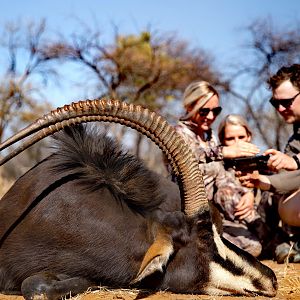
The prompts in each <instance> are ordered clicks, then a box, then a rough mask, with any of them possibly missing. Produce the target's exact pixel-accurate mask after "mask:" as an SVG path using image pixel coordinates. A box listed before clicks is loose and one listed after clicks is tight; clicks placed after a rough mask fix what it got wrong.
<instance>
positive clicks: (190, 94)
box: [181, 80, 219, 120]
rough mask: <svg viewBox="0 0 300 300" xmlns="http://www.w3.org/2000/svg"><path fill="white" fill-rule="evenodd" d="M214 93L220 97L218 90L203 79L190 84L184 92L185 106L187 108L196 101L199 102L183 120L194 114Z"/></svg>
mask: <svg viewBox="0 0 300 300" xmlns="http://www.w3.org/2000/svg"><path fill="white" fill-rule="evenodd" d="M214 95H217V96H218V98H219V93H218V92H217V90H216V89H215V88H214V87H213V86H212V85H211V84H210V83H208V82H207V81H203V80H202V81H196V82H193V83H191V84H189V85H188V87H187V88H186V89H185V91H184V93H183V106H184V108H185V109H187V108H188V107H190V106H191V105H193V103H194V102H196V101H197V102H198V103H197V105H195V106H194V107H193V109H192V110H191V111H190V112H188V113H187V114H186V115H185V116H184V117H182V118H181V120H187V119H189V118H190V117H191V116H193V115H194V114H195V113H196V112H197V111H198V109H199V108H201V107H202V106H204V105H205V103H206V102H207V101H208V100H209V99H210V98H211V97H212V96H214Z"/></svg>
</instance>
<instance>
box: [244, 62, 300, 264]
mask: <svg viewBox="0 0 300 300" xmlns="http://www.w3.org/2000/svg"><path fill="white" fill-rule="evenodd" d="M268 84H269V87H270V88H271V90H272V93H273V97H272V98H271V99H270V103H271V104H272V105H273V106H274V108H275V109H276V110H277V111H278V113H279V114H280V115H281V116H282V117H283V118H284V120H285V122H286V123H288V124H293V129H294V132H293V135H292V136H291V137H290V138H289V140H288V143H287V145H286V147H285V150H284V153H282V152H280V151H278V150H275V149H268V150H266V151H265V153H264V154H266V155H267V154H271V157H270V159H269V160H268V166H269V167H270V168H271V169H273V170H275V171H282V170H287V171H293V172H288V173H287V172H280V173H278V174H275V175H271V176H265V175H260V174H257V173H256V174H247V175H246V176H242V177H241V178H240V180H241V182H242V183H243V184H244V185H245V186H247V187H253V186H256V187H258V188H261V189H264V190H272V189H273V190H275V191H276V192H279V193H282V194H284V196H283V197H282V198H281V199H280V201H279V204H278V213H279V216H280V218H281V220H282V221H283V222H284V223H285V224H287V225H289V226H293V227H294V228H293V227H290V230H291V232H292V233H295V232H296V233H299V232H300V64H294V65H292V66H290V67H282V68H281V69H279V71H278V72H277V73H276V74H275V75H274V76H272V77H271V78H270V79H269V80H268ZM294 239H296V242H295V243H294V246H293V248H292V249H291V246H290V245H289V244H287V243H284V244H281V245H279V246H278V247H277V249H276V256H277V261H278V262H283V261H284V260H285V259H286V258H287V256H288V255H290V259H291V260H292V261H294V262H300V240H299V235H297V234H294Z"/></svg>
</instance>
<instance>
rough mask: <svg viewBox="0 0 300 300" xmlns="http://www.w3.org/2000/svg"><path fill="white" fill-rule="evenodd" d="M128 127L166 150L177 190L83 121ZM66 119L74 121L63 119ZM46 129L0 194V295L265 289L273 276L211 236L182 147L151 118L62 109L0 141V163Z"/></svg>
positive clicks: (269, 292)
mask: <svg viewBox="0 0 300 300" xmlns="http://www.w3.org/2000/svg"><path fill="white" fill-rule="evenodd" d="M91 121H108V122H117V123H121V124H124V125H126V126H130V127H132V128H135V129H136V130H138V131H140V132H142V133H143V134H145V135H146V136H148V137H149V138H150V139H151V140H152V141H154V142H155V143H156V144H157V145H158V146H159V147H160V148H161V149H162V150H163V152H164V153H165V154H166V156H167V157H168V159H169V161H170V164H171V166H172V169H173V171H174V173H175V174H176V176H177V178H178V182H179V188H178V186H177V185H175V184H174V183H172V182H169V181H168V180H166V179H165V178H163V177H162V176H159V175H158V174H156V173H154V172H153V171H150V170H149V169H147V168H146V167H145V166H144V165H143V163H142V162H141V161H139V160H138V159H136V158H135V157H133V156H131V155H129V154H127V153H126V152H124V151H122V150H120V149H119V147H118V146H117V145H115V144H114V142H113V141H112V140H111V139H109V138H107V137H105V136H103V135H99V134H96V132H94V131H88V130H86V129H85V128H84V126H83V125H76V124H80V123H85V122H91ZM73 125H75V126H73ZM62 128H65V129H64V130H63V132H58V133H56V134H55V135H54V136H55V139H56V141H57V146H56V148H55V149H56V150H55V151H53V153H52V154H51V155H50V156H49V157H47V158H46V159H44V160H43V161H41V162H40V163H38V164H37V165H36V166H35V167H33V168H32V169H31V170H29V171H28V172H27V173H26V174H25V175H23V176H22V177H20V178H19V179H18V180H17V181H16V183H15V184H14V185H13V186H12V188H11V189H10V190H9V191H8V192H7V194H6V195H5V196H4V197H3V198H2V200H1V201H0V216H1V218H0V291H2V293H20V291H21V293H22V294H23V296H24V297H25V299H34V298H35V297H44V298H46V299H57V298H59V297H61V296H63V295H66V294H70V293H72V294H74V293H80V292H83V291H85V290H86V289H87V288H88V287H92V286H97V285H100V284H101V285H107V286H110V287H143V288H151V289H154V290H156V289H163V290H166V289H168V290H170V291H172V292H180V293H207V294H214V295H215V294H220V295H228V294H237V295H247V296H248V295H249V296H250V295H254V294H258V295H264V296H269V297H272V296H275V295H276V290H277V281H276V277H275V275H274V273H273V271H272V270H271V269H270V268H268V267H267V266H265V265H263V264H262V263H260V262H259V261H258V260H256V259H255V258H254V257H252V256H251V255H250V254H248V253H246V252H244V251H243V250H241V249H239V248H237V247H236V246H234V245H232V244H231V243H230V242H228V241H227V240H225V239H224V238H222V237H221V236H220V233H219V229H218V226H216V225H215V223H214V222H213V221H212V218H211V216H212V215H213V214H211V213H210V207H209V203H208V201H207V198H206V194H205V188H204V184H203V180H202V176H201V174H200V171H199V169H198V162H197V161H196V160H195V158H194V156H193V154H192V152H191V150H190V149H189V147H188V145H186V144H185V142H184V141H183V139H182V138H181V137H180V136H179V135H178V134H177V133H176V132H175V130H174V129H173V128H172V127H171V126H170V125H168V123H167V122H166V121H165V120H164V119H163V118H162V117H161V116H159V115H157V114H156V113H154V112H150V111H149V110H148V109H144V108H142V107H140V106H134V105H129V104H126V103H124V102H120V101H117V100H113V101H112V100H105V99H101V100H92V101H91V100H87V101H82V102H79V103H72V104H71V105H65V106H64V107H63V108H58V109H56V110H55V111H52V112H51V113H49V114H47V115H45V116H44V117H42V118H40V119H38V120H37V121H36V122H34V123H33V124H31V125H29V126H28V127H26V128H25V129H23V130H21V131H20V132H19V133H17V134H16V135H14V136H13V137H12V138H10V139H8V140H6V141H5V142H4V143H2V144H1V145H0V149H1V150H3V149H5V148H6V147H8V146H10V145H12V144H14V143H15V142H17V141H20V140H23V139H24V138H26V137H28V136H30V135H33V136H31V137H29V139H27V140H26V139H25V141H22V143H21V145H20V146H19V147H18V148H16V149H15V150H14V151H13V152H12V153H10V154H8V155H7V156H5V157H3V159H2V161H1V164H3V163H4V162H6V161H7V160H9V159H10V158H12V157H14V156H15V155H17V154H18V153H20V152H21V151H23V150H24V149H25V148H27V147H29V146H30V145H32V144H34V143H35V142H37V141H38V140H40V139H42V138H44V137H45V136H48V135H52V134H53V133H55V132H57V131H59V130H60V129H62Z"/></svg>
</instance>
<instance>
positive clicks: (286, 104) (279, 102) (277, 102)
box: [269, 92, 300, 109]
mask: <svg viewBox="0 0 300 300" xmlns="http://www.w3.org/2000/svg"><path fill="white" fill-rule="evenodd" d="M299 95H300V92H299V93H298V94H297V95H295V96H294V97H293V98H289V99H274V98H273V97H272V98H271V99H270V100H269V102H270V103H271V104H272V105H273V106H274V107H275V108H276V109H278V108H279V106H280V105H281V106H283V107H284V108H289V107H290V106H291V105H292V104H293V102H294V101H295V99H296V98H297V96H299Z"/></svg>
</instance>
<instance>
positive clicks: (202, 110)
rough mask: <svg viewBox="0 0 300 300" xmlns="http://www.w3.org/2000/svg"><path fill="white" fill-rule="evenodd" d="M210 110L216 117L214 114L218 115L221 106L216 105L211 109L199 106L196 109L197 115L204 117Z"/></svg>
mask: <svg viewBox="0 0 300 300" xmlns="http://www.w3.org/2000/svg"><path fill="white" fill-rule="evenodd" d="M211 111H212V113H213V115H214V116H215V117H216V116H218V115H219V114H220V113H221V111H222V107H221V106H218V107H214V108H212V109H210V108H200V109H199V110H198V112H199V115H200V116H201V117H206V116H207V115H208V114H209V112H211Z"/></svg>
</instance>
